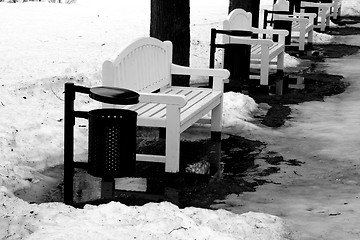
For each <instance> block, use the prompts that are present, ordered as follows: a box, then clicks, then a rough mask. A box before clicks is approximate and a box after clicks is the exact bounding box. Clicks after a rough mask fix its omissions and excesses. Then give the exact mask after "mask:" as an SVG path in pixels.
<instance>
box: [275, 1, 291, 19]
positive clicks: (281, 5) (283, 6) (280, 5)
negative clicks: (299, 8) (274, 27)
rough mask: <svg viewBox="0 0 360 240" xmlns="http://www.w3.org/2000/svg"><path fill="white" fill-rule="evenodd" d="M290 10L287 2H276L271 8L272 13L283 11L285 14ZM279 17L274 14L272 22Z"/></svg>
mask: <svg viewBox="0 0 360 240" xmlns="http://www.w3.org/2000/svg"><path fill="white" fill-rule="evenodd" d="M289 9H290V5H289V2H288V1H287V0H277V1H276V3H275V4H274V6H273V11H284V12H287V11H289ZM279 17H280V16H278V15H277V14H274V20H278V19H279Z"/></svg>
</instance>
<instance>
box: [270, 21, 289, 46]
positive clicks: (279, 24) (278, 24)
mask: <svg viewBox="0 0 360 240" xmlns="http://www.w3.org/2000/svg"><path fill="white" fill-rule="evenodd" d="M273 28H274V29H283V30H288V32H289V35H287V36H286V37H285V45H290V44H291V28H292V22H291V21H286V20H274V26H273ZM273 40H274V41H275V42H277V41H278V40H279V37H278V35H274V36H273Z"/></svg>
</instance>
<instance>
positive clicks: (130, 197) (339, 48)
mask: <svg viewBox="0 0 360 240" xmlns="http://www.w3.org/2000/svg"><path fill="white" fill-rule="evenodd" d="M358 22H360V18H344V17H343V18H341V19H340V20H339V21H337V22H336V23H337V24H339V25H341V24H352V23H358ZM326 33H327V34H331V35H348V34H360V28H352V27H351V25H350V27H348V26H347V27H344V28H336V29H328V30H326ZM358 51H359V47H355V46H349V45H344V44H336V45H335V44H329V45H315V44H314V45H313V46H312V47H309V48H308V49H307V51H306V54H303V55H299V54H298V52H297V51H294V50H293V49H288V50H287V52H288V53H289V54H292V55H294V56H296V57H299V58H303V59H309V60H311V63H310V64H309V65H308V66H305V67H304V68H301V70H296V71H294V72H286V74H285V77H289V79H288V80H285V82H287V83H292V81H294V79H295V78H299V79H303V83H304V85H301V86H302V87H300V89H293V88H285V91H284V94H283V95H282V96H278V95H264V94H258V93H250V94H249V95H250V96H251V97H253V98H254V99H255V101H256V102H257V103H267V104H268V105H270V106H271V108H270V109H269V110H268V112H267V114H266V115H265V116H263V117H259V119H257V120H259V121H260V122H261V123H262V124H264V125H266V126H268V127H272V128H278V127H281V126H282V125H283V124H284V123H285V121H286V119H288V118H289V114H290V113H291V109H290V107H289V106H288V104H298V103H301V102H306V101H323V99H324V97H325V96H330V95H335V94H339V93H342V92H343V91H344V90H345V89H346V87H347V86H348V83H346V82H343V81H342V78H343V77H342V76H338V75H329V74H327V73H325V72H323V71H322V70H319V69H318V68H317V63H318V62H321V61H324V59H325V58H340V57H343V56H345V55H351V54H355V53H357V52H358ZM139 143H140V144H139V146H140V147H139V150H140V151H143V152H147V151H151V152H153V153H154V152H163V151H164V149H163V144H162V143H161V141H158V140H152V141H146V140H139ZM264 147H265V143H263V142H260V141H251V140H248V139H245V138H243V137H241V136H235V135H230V136H228V137H227V138H223V139H222V141H221V143H218V144H216V143H212V142H211V141H208V140H201V141H196V142H194V141H189V142H188V141H182V142H181V160H182V162H183V163H184V162H186V163H194V162H197V161H199V160H203V161H204V162H207V161H211V158H212V157H213V156H212V155H211V154H214V153H215V156H216V152H218V155H221V163H222V164H221V167H220V169H221V171H220V172H218V174H215V176H214V175H209V174H206V175H199V174H190V173H180V174H176V175H172V174H164V173H163V172H164V171H163V166H161V165H157V164H140V163H137V168H136V169H137V170H136V173H135V175H136V176H141V177H147V179H148V192H149V194H145V195H144V194H134V193H131V194H128V193H126V192H117V193H116V198H115V199H111V200H116V201H120V202H122V203H124V204H127V205H142V204H145V203H147V202H150V201H151V202H154V201H164V200H166V201H171V202H173V203H175V204H177V205H179V206H180V207H188V206H194V207H202V208H210V205H211V204H213V202H214V200H216V199H224V198H225V197H226V196H227V195H229V194H240V193H242V192H249V191H255V190H256V187H257V186H259V185H262V184H264V183H265V181H264V180H261V179H260V177H261V176H265V175H269V174H271V173H274V172H277V171H279V167H277V165H279V164H280V163H283V164H288V165H293V166H301V162H298V161H296V160H284V159H283V157H282V156H279V155H278V154H276V153H273V154H267V156H265V161H266V162H267V163H268V164H269V166H270V167H268V168H267V169H264V170H262V171H259V172H258V173H257V176H258V177H259V178H257V176H256V175H255V176H254V175H252V178H251V180H248V179H249V178H246V175H247V171H249V170H251V169H255V168H257V165H255V163H254V160H255V159H256V158H257V157H258V155H259V154H260V153H261V151H262V149H263V148H264ZM204 152H208V154H205V156H204ZM262 158H264V156H262ZM182 167H183V168H184V166H182ZM61 195H62V184H60V185H59V186H57V188H56V189H53V190H52V191H51V192H50V193H48V194H47V201H62V197H61ZM107 201H110V200H104V199H99V200H95V201H91V202H78V203H77V204H76V206H79V207H81V206H83V204H84V203H93V204H100V203H104V202H107Z"/></svg>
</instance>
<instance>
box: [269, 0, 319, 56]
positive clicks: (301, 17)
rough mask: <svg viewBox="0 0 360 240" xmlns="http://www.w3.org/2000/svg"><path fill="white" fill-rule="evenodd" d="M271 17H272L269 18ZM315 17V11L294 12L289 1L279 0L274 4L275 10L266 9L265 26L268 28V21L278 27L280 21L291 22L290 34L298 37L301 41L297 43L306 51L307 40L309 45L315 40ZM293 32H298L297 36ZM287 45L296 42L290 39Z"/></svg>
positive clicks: (300, 49)
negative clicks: (291, 10)
mask: <svg viewBox="0 0 360 240" xmlns="http://www.w3.org/2000/svg"><path fill="white" fill-rule="evenodd" d="M269 13H270V14H269ZM269 17H271V18H270V19H269ZM315 17H316V14H315V13H296V12H293V13H292V12H290V5H289V1H287V0H277V1H276V3H275V4H274V6H273V11H268V10H264V25H263V27H264V28H266V27H267V24H268V23H270V24H271V25H273V27H276V23H278V22H281V21H285V22H287V21H288V22H291V23H290V24H291V29H290V31H291V33H290V34H289V36H290V37H291V38H298V41H299V42H298V43H297V44H296V45H297V46H298V47H299V51H304V50H305V41H306V40H307V43H308V44H309V45H311V44H312V42H313V35H314V19H315ZM293 33H297V36H294V35H293ZM286 45H294V43H292V42H291V39H289V41H288V42H286Z"/></svg>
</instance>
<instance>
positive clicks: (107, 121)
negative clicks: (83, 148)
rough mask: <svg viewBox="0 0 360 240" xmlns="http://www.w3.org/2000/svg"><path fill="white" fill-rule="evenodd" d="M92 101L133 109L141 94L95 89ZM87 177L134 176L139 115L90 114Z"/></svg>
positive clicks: (122, 111) (125, 112)
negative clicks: (89, 175)
mask: <svg viewBox="0 0 360 240" xmlns="http://www.w3.org/2000/svg"><path fill="white" fill-rule="evenodd" d="M90 97H91V98H92V99H95V100H97V101H100V102H103V103H109V104H121V105H131V104H136V103H138V102H139V94H138V93H136V92H134V91H131V90H128V89H123V88H114V87H94V88H91V89H90ZM88 114H89V157H88V173H89V174H91V175H93V176H96V177H101V178H103V179H104V178H117V177H126V176H131V175H132V174H133V173H134V169H135V162H136V129H137V113H136V112H134V111H131V110H126V109H116V108H104V109H95V110H92V111H89V113H88Z"/></svg>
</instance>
